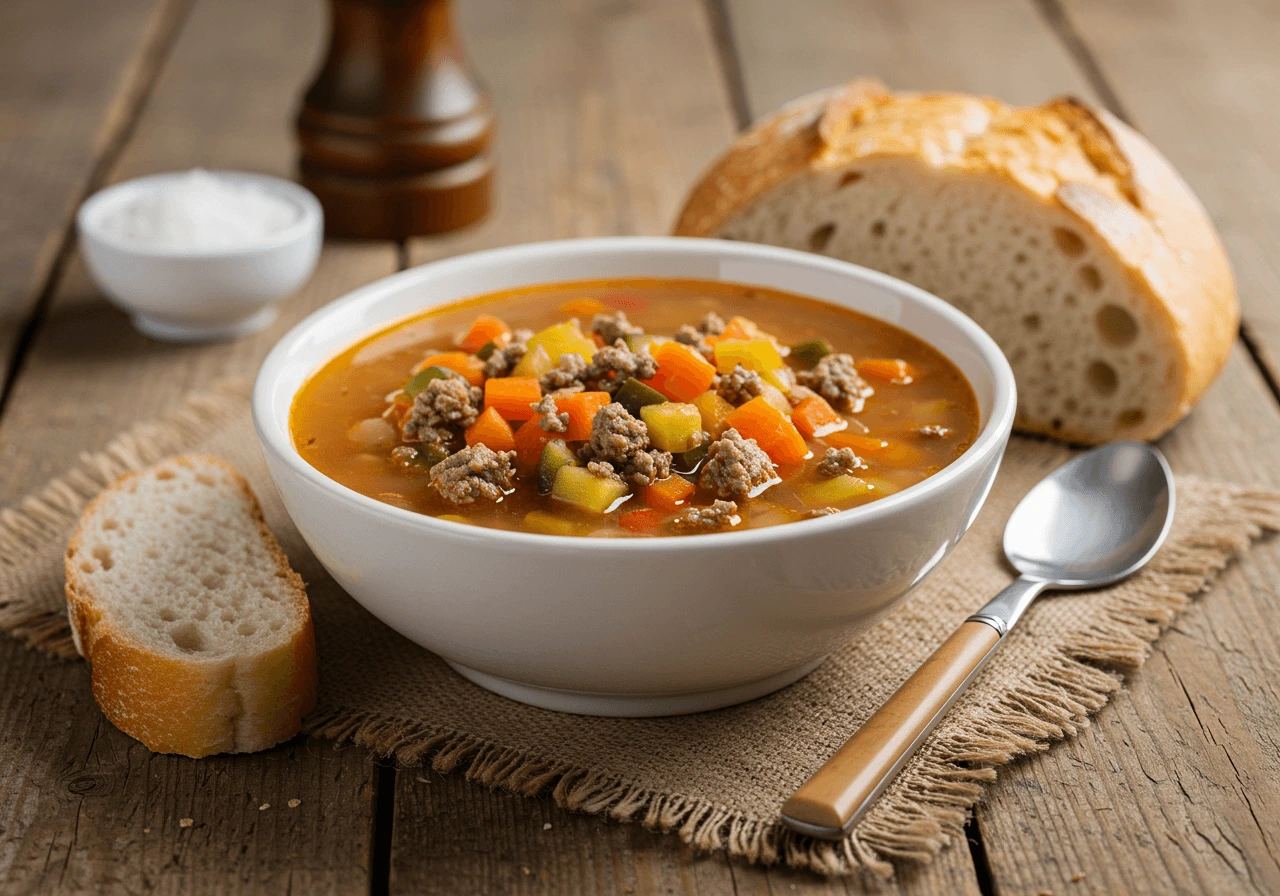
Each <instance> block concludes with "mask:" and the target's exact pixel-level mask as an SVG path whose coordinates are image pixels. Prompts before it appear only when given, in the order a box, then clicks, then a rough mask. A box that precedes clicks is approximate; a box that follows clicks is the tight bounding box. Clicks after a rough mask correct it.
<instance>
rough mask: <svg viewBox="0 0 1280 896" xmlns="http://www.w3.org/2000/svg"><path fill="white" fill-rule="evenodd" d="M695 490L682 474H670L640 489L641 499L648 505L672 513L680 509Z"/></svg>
mask: <svg viewBox="0 0 1280 896" xmlns="http://www.w3.org/2000/svg"><path fill="white" fill-rule="evenodd" d="M693 492H694V485H693V483H692V482H690V481H689V480H688V479H684V478H682V477H680V476H670V477H668V478H666V479H663V480H662V481H660V482H655V483H654V484H653V485H646V486H645V487H644V488H642V489H640V492H639V494H640V500H641V501H642V502H644V504H645V506H646V507H652V508H654V509H656V510H661V511H664V512H666V513H670V512H672V511H673V510H676V509H678V508H679V507H680V506H681V505H683V504H684V502H685V501H686V500H688V498H689V496H690V495H692V494H693Z"/></svg>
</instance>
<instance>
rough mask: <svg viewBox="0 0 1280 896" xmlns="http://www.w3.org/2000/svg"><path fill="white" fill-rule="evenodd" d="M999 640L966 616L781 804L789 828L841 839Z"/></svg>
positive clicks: (995, 633) (991, 630)
mask: <svg viewBox="0 0 1280 896" xmlns="http://www.w3.org/2000/svg"><path fill="white" fill-rule="evenodd" d="M999 642H1000V632H999V631H998V630H997V629H996V628H994V627H993V626H991V625H988V624H987V623H985V622H978V621H975V620H972V619H971V620H969V621H967V622H965V623H964V624H963V625H961V626H960V628H958V629H956V631H955V633H954V634H953V635H952V636H951V637H950V638H948V639H947V640H946V641H944V642H943V644H942V646H940V647H939V648H938V649H937V650H935V651H934V652H933V655H932V656H931V657H929V659H927V660H925V662H924V665H922V666H921V667H920V668H919V669H917V670H916V671H915V674H913V675H912V676H911V677H910V678H908V679H907V680H906V682H904V683H903V685H902V687H900V688H898V690H897V691H896V692H895V693H894V695H893V696H892V697H890V698H889V700H888V702H887V703H885V705H884V706H882V707H880V709H879V710H877V712H876V714H875V715H873V716H872V717H871V718H870V719H868V720H867V722H866V724H864V725H863V726H862V727H861V728H859V729H858V730H857V732H856V733H855V734H854V735H853V737H851V738H849V739H848V740H847V741H846V742H845V744H844V746H843V747H841V748H840V749H839V750H838V751H836V754H835V755H834V756H832V757H831V758H830V759H828V760H827V762H826V764H825V765H823V766H822V768H820V769H818V770H817V771H816V772H814V774H813V775H812V777H810V778H809V780H808V781H805V782H804V784H802V785H801V786H800V789H799V790H797V791H796V792H795V793H794V794H792V796H791V798H790V799H789V800H787V801H786V802H785V803H784V804H783V806H782V820H783V822H784V823H785V824H786V825H787V826H788V827H790V828H792V829H793V830H796V831H799V832H800V833H804V834H809V835H810V836H814V837H822V838H824V839H829V840H838V839H840V838H842V837H843V836H844V835H845V834H846V833H847V832H848V830H849V829H850V828H851V827H852V826H853V824H854V822H856V821H857V819H858V818H859V817H861V815H862V813H863V812H864V811H866V809H867V807H868V806H869V805H870V804H871V803H872V802H873V801H874V800H875V798H876V797H877V796H879V795H880V793H881V792H882V791H883V790H884V789H885V787H887V786H888V785H889V782H890V781H892V780H893V778H894V776H895V775H896V774H897V773H898V771H899V770H900V769H901V768H902V766H903V765H904V764H905V763H906V761H907V759H908V758H909V757H910V756H911V754H912V753H914V752H915V750H916V748H917V747H918V746H919V745H920V743H921V742H922V741H923V740H924V739H925V737H926V736H927V735H928V734H929V732H930V731H932V730H933V728H934V726H935V725H937V724H938V721H939V720H940V719H941V718H942V717H943V716H944V715H945V714H946V712H947V710H948V709H950V708H951V704H952V703H954V702H955V700H956V698H957V697H959V696H960V694H961V693H962V692H963V691H964V689H965V687H966V686H967V685H968V684H969V682H970V681H971V680H972V679H973V677H974V676H975V675H976V673H977V671H978V669H979V668H981V667H982V664H983V663H984V662H985V661H986V659H987V657H989V656H990V655H991V654H992V652H993V651H994V649H995V646H996V645H997V644H998V643H999Z"/></svg>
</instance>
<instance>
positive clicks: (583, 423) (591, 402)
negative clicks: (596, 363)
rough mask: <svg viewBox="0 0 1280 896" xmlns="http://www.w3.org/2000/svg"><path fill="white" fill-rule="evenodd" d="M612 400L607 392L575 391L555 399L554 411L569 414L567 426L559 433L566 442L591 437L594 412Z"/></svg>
mask: <svg viewBox="0 0 1280 896" xmlns="http://www.w3.org/2000/svg"><path fill="white" fill-rule="evenodd" d="M611 401H613V398H612V397H611V396H610V395H609V393H608V392H575V393H574V394H573V395H566V396H564V397H563V398H557V399H556V411H557V412H558V413H561V414H568V415H569V426H568V428H567V429H566V430H565V431H564V432H562V433H561V434H560V438H562V439H564V440H565V441H566V442H584V441H586V440H587V439H589V438H591V424H592V422H593V421H594V420H595V419H596V412H597V411H598V410H600V409H601V408H602V407H604V406H605V405H607V404H608V403H609V402H611Z"/></svg>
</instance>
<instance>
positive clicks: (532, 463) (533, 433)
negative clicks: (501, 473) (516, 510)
mask: <svg viewBox="0 0 1280 896" xmlns="http://www.w3.org/2000/svg"><path fill="white" fill-rule="evenodd" d="M564 437H565V434H564V433H562V432H547V431H546V430H545V429H543V428H542V427H541V426H539V425H538V421H537V420H526V421H525V422H524V423H522V424H520V428H519V429H517V430H516V472H517V473H519V474H520V475H521V476H523V477H526V478H527V477H530V476H533V475H534V474H535V473H537V472H538V461H539V460H540V459H541V458H542V450H543V448H545V447H546V445H547V443H548V442H550V441H552V440H553V439H563V438H564Z"/></svg>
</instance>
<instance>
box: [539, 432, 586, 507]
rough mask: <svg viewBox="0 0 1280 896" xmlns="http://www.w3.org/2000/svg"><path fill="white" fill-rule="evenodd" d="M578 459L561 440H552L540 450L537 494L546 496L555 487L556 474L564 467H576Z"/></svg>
mask: <svg viewBox="0 0 1280 896" xmlns="http://www.w3.org/2000/svg"><path fill="white" fill-rule="evenodd" d="M577 465H578V458H577V457H576V456H574V453H573V452H572V451H571V450H570V449H569V446H568V445H566V444H565V443H564V440H563V439H553V440H551V441H550V442H547V444H546V447H545V448H543V449H542V457H540V458H539V459H538V492H539V493H540V494H543V495H545V494H547V493H548V492H550V491H551V487H552V486H553V485H555V482H556V474H557V473H559V472H560V468H561V467H564V466H577Z"/></svg>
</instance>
